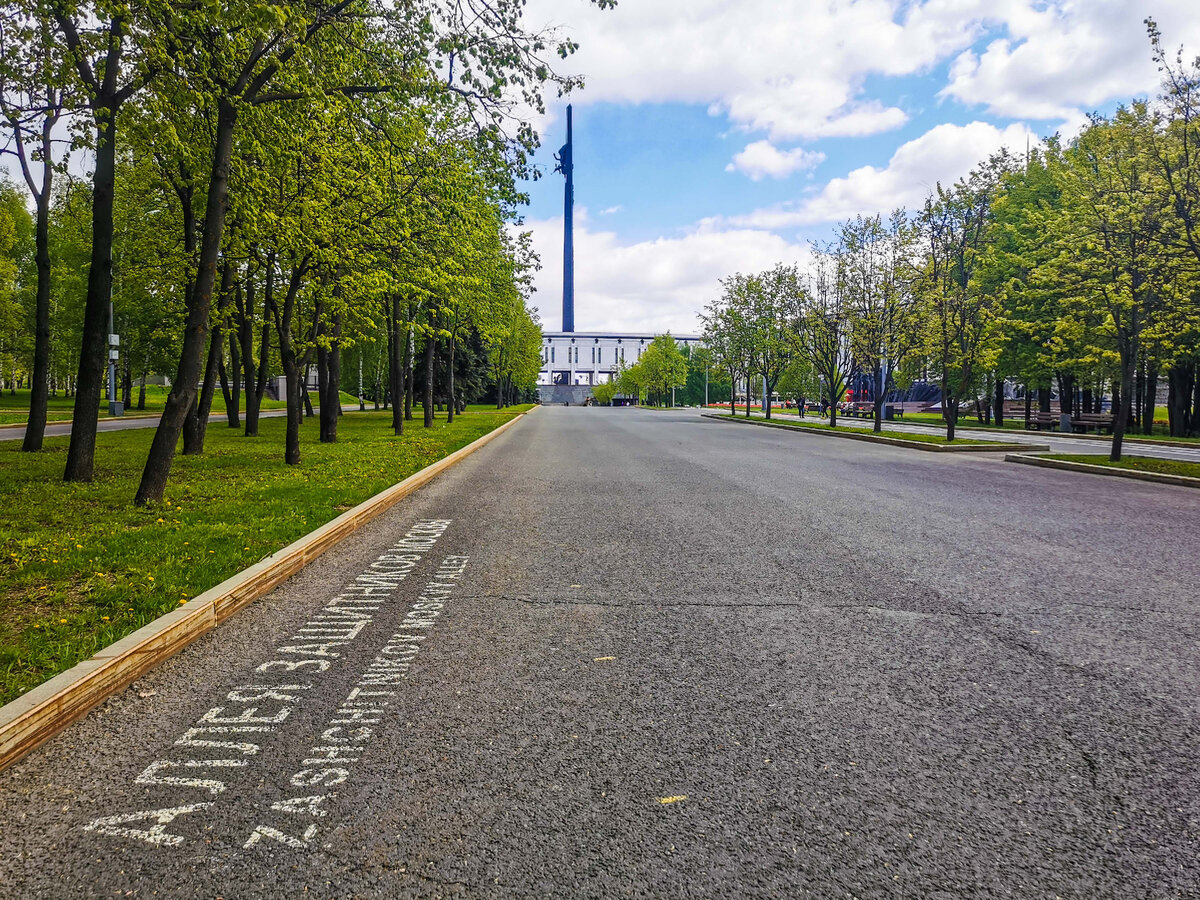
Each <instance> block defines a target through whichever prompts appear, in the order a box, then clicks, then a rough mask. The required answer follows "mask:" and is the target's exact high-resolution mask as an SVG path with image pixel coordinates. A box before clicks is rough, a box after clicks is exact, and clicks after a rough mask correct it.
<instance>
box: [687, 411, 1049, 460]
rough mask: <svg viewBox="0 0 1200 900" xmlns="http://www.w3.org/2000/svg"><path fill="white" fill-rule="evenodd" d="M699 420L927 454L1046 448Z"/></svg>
mask: <svg viewBox="0 0 1200 900" xmlns="http://www.w3.org/2000/svg"><path fill="white" fill-rule="evenodd" d="M700 417H701V418H702V419H712V420H713V421H716V422H729V423H731V424H735V425H758V426H760V427H762V428H778V429H780V430H782V431H791V432H799V433H800V434H815V435H820V436H821V437H835V438H845V439H846V440H850V441H865V442H867V443H870V444H891V445H892V446H893V447H907V448H908V449H910V450H923V451H925V452H926V453H972V452H973V453H1006V452H1008V451H1010V450H1049V449H1050V448H1049V447H1047V446H1045V445H1044V444H1014V443H1003V442H1000V441H995V442H993V443H990V444H931V443H929V442H928V441H906V440H904V439H903V438H894V437H885V436H884V435H879V434H871V433H864V434H855V433H854V432H850V431H827V430H825V429H823V428H808V427H806V426H804V425H787V424H784V423H782V422H779V423H776V422H767V421H765V420H763V419H743V418H736V417H734V416H730V415H718V414H711V413H701V416H700Z"/></svg>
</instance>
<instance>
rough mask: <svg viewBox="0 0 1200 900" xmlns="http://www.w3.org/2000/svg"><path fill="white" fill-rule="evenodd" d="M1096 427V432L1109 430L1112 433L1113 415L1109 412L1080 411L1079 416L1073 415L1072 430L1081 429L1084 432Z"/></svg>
mask: <svg viewBox="0 0 1200 900" xmlns="http://www.w3.org/2000/svg"><path fill="white" fill-rule="evenodd" d="M1092 428H1095V429H1096V433H1097V434H1099V433H1100V432H1101V431H1107V432H1108V433H1109V434H1112V430H1113V417H1112V416H1111V415H1109V414H1108V413H1080V414H1079V415H1078V416H1072V417H1071V430H1072V431H1079V432H1082V433H1084V434H1087V432H1088V431H1089V430H1090V429H1092Z"/></svg>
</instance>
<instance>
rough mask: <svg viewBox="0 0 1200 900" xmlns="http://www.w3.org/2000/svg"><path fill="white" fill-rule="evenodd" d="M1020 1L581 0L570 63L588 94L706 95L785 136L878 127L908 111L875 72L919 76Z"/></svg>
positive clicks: (557, 4) (536, 17) (703, 99)
mask: <svg viewBox="0 0 1200 900" xmlns="http://www.w3.org/2000/svg"><path fill="white" fill-rule="evenodd" d="M1012 2H1015V0H990V2H988V0H926V2H924V3H920V2H900V0H841V2H835V3H779V2H777V0H739V2H728V0H693V2H690V3H687V4H680V3H678V2H677V0H637V2H630V3H623V4H620V5H618V6H617V8H616V9H615V10H611V11H599V10H595V9H590V8H588V7H586V6H585V5H584V4H583V3H582V2H580V3H579V4H578V5H573V6H570V7H566V9H567V10H568V12H567V13H566V15H569V17H570V19H569V26H570V27H569V28H568V29H567V31H568V33H569V34H570V35H571V36H572V37H573V38H574V39H576V40H578V41H579V43H580V50H579V52H578V53H577V54H576V55H575V56H574V57H572V58H571V59H570V60H569V61H567V62H566V63H565V66H566V67H567V68H569V69H570V70H571V71H575V72H581V73H583V74H584V75H585V76H586V77H587V88H586V90H585V91H584V92H583V93H582V94H581V95H580V102H597V101H611V102H618V103H644V102H672V101H678V102H684V103H702V104H705V105H706V106H709V107H710V108H711V109H712V110H713V111H714V112H718V113H722V114H727V115H728V116H729V117H730V119H731V120H732V121H733V122H734V124H736V125H738V126H741V127H744V128H747V129H750V130H760V131H765V132H766V133H767V135H768V136H769V137H770V138H771V139H772V140H776V141H781V140H799V139H811V138H817V137H829V136H847V135H865V134H872V133H876V132H879V131H885V130H888V129H891V128H895V127H897V126H898V125H900V124H902V123H903V122H904V121H906V119H907V116H906V114H905V113H904V111H903V110H901V109H899V108H898V107H895V106H887V105H884V104H881V103H878V102H876V101H873V100H871V99H870V98H867V97H864V96H862V85H863V81H864V79H865V77H866V76H867V75H869V74H872V73H878V74H883V75H905V74H911V73H913V72H917V71H920V70H922V69H924V68H927V67H929V66H931V65H933V64H935V63H936V62H937V61H939V60H941V59H944V58H946V57H947V56H949V55H951V54H953V53H956V52H958V51H959V50H962V49H965V48H966V47H968V46H970V45H971V43H972V42H973V41H974V40H975V39H976V37H977V36H978V32H979V26H978V24H977V23H978V21H979V19H980V17H981V16H982V15H983V14H984V13H985V12H986V11H987V10H990V9H992V8H994V7H996V6H1001V7H1002V6H1005V5H1007V4H1009V3H1012ZM1018 5H1022V4H1018ZM563 17H564V5H563V3H562V0H531V2H530V4H529V13H528V20H529V21H530V22H538V21H543V22H551V23H562V22H563Z"/></svg>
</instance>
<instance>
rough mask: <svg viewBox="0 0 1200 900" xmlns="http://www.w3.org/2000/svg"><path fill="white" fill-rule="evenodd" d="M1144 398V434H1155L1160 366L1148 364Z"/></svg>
mask: <svg viewBox="0 0 1200 900" xmlns="http://www.w3.org/2000/svg"><path fill="white" fill-rule="evenodd" d="M1144 398H1145V399H1143V400H1142V434H1154V408H1155V407H1154V404H1155V401H1156V400H1157V399H1158V366H1157V365H1156V364H1150V365H1147V366H1146V383H1145V394H1144Z"/></svg>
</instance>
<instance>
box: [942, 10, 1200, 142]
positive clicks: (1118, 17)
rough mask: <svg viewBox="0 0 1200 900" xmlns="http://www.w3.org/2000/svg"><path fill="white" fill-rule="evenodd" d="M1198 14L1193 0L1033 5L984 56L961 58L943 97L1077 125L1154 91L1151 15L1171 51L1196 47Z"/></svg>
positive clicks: (1001, 113) (1017, 16) (1000, 112)
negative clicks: (1084, 113)
mask: <svg viewBox="0 0 1200 900" xmlns="http://www.w3.org/2000/svg"><path fill="white" fill-rule="evenodd" d="M1195 10H1196V7H1195V0H1159V2H1157V3H1155V4H1154V8H1153V9H1151V8H1150V7H1148V6H1147V5H1146V4H1144V3H1139V2H1131V0H1087V2H1066V0H1063V2H1057V3H1048V4H1045V5H1044V6H1043V5H1042V4H1030V5H1029V8H1027V9H1024V10H1020V11H1019V14H1014V15H1010V16H1009V17H1008V18H1007V19H1006V21H1005V24H1006V26H1007V29H1006V30H1007V34H1006V35H1005V36H1004V37H998V38H997V39H995V40H993V41H991V42H990V43H989V44H988V45H987V46H986V48H985V49H984V50H983V52H982V53H981V54H977V53H975V52H974V51H973V50H965V51H963V52H962V53H960V54H959V55H958V57H957V58H956V59H955V60H954V63H953V65H952V66H951V68H950V76H949V83H948V84H947V85H946V86H945V87H944V88H943V89H942V92H941V96H942V97H949V98H953V99H955V100H958V101H960V102H962V103H967V104H978V105H981V106H984V107H985V108H986V109H987V111H988V112H990V113H992V114H993V115H998V116H1009V117H1019V118H1030V119H1068V120H1077V119H1078V117H1079V113H1080V110H1081V109H1087V110H1091V109H1096V108H1098V107H1099V106H1101V105H1103V104H1104V103H1106V102H1110V101H1112V100H1121V99H1127V98H1130V97H1133V96H1137V95H1145V94H1146V93H1150V92H1153V91H1155V89H1156V88H1157V85H1158V81H1159V78H1158V72H1157V70H1156V68H1155V65H1154V62H1153V61H1152V60H1151V58H1150V44H1149V41H1148V40H1147V37H1146V29H1145V26H1144V24H1143V21H1142V20H1143V19H1144V18H1145V17H1146V15H1147V14H1148V13H1149V14H1152V15H1153V16H1154V17H1155V18H1156V19H1157V20H1158V22H1159V25H1160V26H1161V27H1162V28H1163V32H1164V35H1165V40H1166V43H1167V45H1168V46H1169V47H1173V46H1175V45H1177V44H1179V43H1183V44H1184V45H1186V46H1191V47H1195V46H1196V45H1197V44H1198V43H1200V18H1198V17H1197V16H1196V12H1195Z"/></svg>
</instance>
